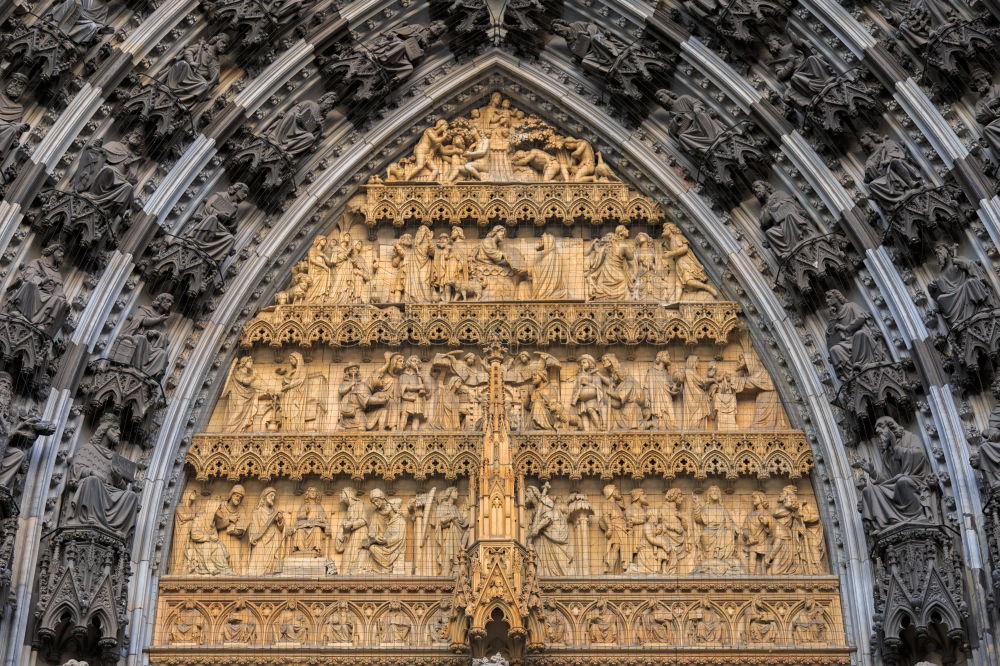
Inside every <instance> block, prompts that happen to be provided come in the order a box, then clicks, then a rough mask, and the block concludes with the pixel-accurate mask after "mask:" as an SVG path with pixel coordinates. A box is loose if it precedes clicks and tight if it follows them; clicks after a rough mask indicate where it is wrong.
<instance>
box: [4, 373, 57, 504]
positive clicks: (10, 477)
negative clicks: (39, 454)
mask: <svg viewBox="0 0 1000 666" xmlns="http://www.w3.org/2000/svg"><path fill="white" fill-rule="evenodd" d="M55 430H56V427H55V424H53V423H50V422H48V421H43V420H42V419H40V418H39V417H38V414H36V413H35V412H33V411H28V412H21V411H18V410H17V409H15V407H14V380H13V379H12V378H11V376H10V375H9V374H7V373H6V372H0V488H4V489H6V490H7V491H8V492H10V493H11V494H12V495H16V494H17V492H18V490H19V488H18V486H19V484H20V482H21V475H22V474H23V473H24V471H25V470H24V467H25V461H26V460H27V458H28V453H29V452H30V450H31V446H32V445H33V444H34V442H35V440H36V439H38V437H40V436H43V435H51V434H52V433H54V432H55Z"/></svg>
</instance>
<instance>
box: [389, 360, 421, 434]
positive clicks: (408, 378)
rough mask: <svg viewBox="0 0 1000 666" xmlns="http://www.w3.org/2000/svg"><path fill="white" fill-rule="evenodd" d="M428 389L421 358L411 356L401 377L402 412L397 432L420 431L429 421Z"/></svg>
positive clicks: (400, 398) (400, 397)
mask: <svg viewBox="0 0 1000 666" xmlns="http://www.w3.org/2000/svg"><path fill="white" fill-rule="evenodd" d="M427 394H428V391H427V387H426V386H425V385H424V378H423V375H422V374H421V368H420V358H419V357H417V356H411V357H410V358H408V359H407V360H406V366H405V368H404V370H403V374H402V375H400V377H399V400H400V403H399V404H400V412H399V421H398V423H397V427H396V429H397V430H418V429H419V428H420V426H422V425H423V424H424V422H425V421H426V420H427V414H426V410H425V403H426V400H425V398H426V396H427Z"/></svg>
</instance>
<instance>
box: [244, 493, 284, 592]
mask: <svg viewBox="0 0 1000 666" xmlns="http://www.w3.org/2000/svg"><path fill="white" fill-rule="evenodd" d="M277 495H278V493H277V491H276V490H275V489H274V488H265V489H264V491H263V492H262V493H261V494H260V499H259V500H257V507H256V508H255V509H254V510H253V513H252V514H251V515H250V524H249V526H248V527H247V543H248V544H249V546H250V557H249V560H248V563H247V567H246V575H248V576H270V575H273V574H276V573H279V572H280V571H281V560H282V554H281V553H282V547H283V543H284V540H285V514H284V513H282V512H281V511H278V510H277V509H275V508H274V502H275V499H276V498H277Z"/></svg>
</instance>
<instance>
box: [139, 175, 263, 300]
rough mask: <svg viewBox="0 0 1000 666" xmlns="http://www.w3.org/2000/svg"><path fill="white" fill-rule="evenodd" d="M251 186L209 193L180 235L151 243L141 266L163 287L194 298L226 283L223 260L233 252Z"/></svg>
mask: <svg viewBox="0 0 1000 666" xmlns="http://www.w3.org/2000/svg"><path fill="white" fill-rule="evenodd" d="M249 192H250V190H249V188H248V187H247V186H246V185H245V184H243V183H233V184H232V185H231V186H230V187H229V189H228V190H226V191H224V192H216V193H215V194H212V195H211V196H209V197H208V198H207V199H205V201H204V202H203V203H202V204H201V206H199V207H198V210H197V211H195V212H194V214H193V215H192V216H191V219H190V220H189V221H188V223H187V224H186V225H185V226H184V228H183V230H182V231H181V233H180V236H179V237H178V236H170V235H166V236H162V237H160V238H158V239H156V240H155V241H153V243H151V244H150V248H149V252H148V254H147V256H146V258H144V259H143V260H142V261H140V262H139V267H140V269H141V270H143V271H144V272H145V273H146V275H148V276H149V278H150V279H151V280H152V281H153V282H155V283H157V284H159V285H160V286H161V287H165V288H168V289H170V291H171V292H172V293H173V294H175V295H176V296H178V297H184V298H186V299H190V300H194V299H197V298H199V297H201V296H202V295H203V294H205V293H207V292H209V291H211V290H214V289H218V288H220V287H221V286H222V284H223V279H222V263H223V262H224V261H225V260H226V259H228V258H229V257H230V256H232V254H233V247H234V246H235V245H236V236H235V234H236V232H237V230H238V221H239V216H238V212H239V205H240V203H241V202H242V201H243V200H245V199H246V198H247V195H248V194H249Z"/></svg>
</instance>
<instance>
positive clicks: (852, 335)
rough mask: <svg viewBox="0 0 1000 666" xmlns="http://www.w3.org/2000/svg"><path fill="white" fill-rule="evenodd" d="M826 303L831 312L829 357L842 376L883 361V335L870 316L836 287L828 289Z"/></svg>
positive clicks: (828, 341)
mask: <svg viewBox="0 0 1000 666" xmlns="http://www.w3.org/2000/svg"><path fill="white" fill-rule="evenodd" d="M826 303H827V307H828V308H829V313H830V315H829V317H830V318H829V324H828V325H827V332H826V334H827V345H828V348H829V350H830V360H831V361H832V362H833V367H834V368H836V369H837V370H838V372H839V373H840V374H841V376H842V377H849V376H850V375H851V374H853V373H856V372H859V371H861V370H864V369H865V368H866V367H867V366H869V365H872V364H875V363H880V362H882V361H883V360H884V359H885V352H884V351H883V349H882V343H881V334H880V333H879V331H878V329H877V328H876V327H875V324H874V322H873V321H872V317H871V315H870V314H869V313H868V312H867V311H866V310H864V309H862V308H861V307H860V306H859V305H857V304H855V303H851V302H849V301H848V300H847V299H846V298H844V296H843V294H841V293H840V292H839V291H837V290H836V289H831V290H830V291H828V292H826Z"/></svg>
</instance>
